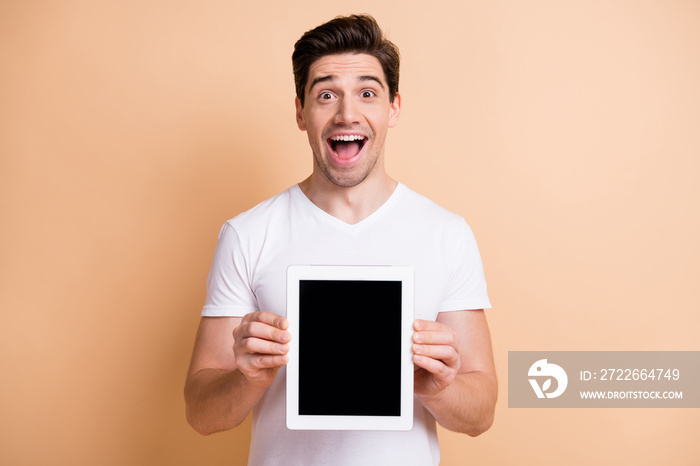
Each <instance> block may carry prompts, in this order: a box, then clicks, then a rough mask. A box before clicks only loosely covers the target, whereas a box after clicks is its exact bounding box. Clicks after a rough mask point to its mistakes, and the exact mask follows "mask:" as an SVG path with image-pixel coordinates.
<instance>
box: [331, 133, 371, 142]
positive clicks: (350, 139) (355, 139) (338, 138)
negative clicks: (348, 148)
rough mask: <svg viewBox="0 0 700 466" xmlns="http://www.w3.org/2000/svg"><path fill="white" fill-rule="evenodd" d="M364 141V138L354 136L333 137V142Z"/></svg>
mask: <svg viewBox="0 0 700 466" xmlns="http://www.w3.org/2000/svg"><path fill="white" fill-rule="evenodd" d="M362 139H364V137H362V136H358V135H356V134H353V135H352V136H333V137H332V138H331V140H333V141H361V140H362Z"/></svg>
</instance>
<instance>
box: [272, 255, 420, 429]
mask: <svg viewBox="0 0 700 466" xmlns="http://www.w3.org/2000/svg"><path fill="white" fill-rule="evenodd" d="M300 280H359V281H362V280H368V281H401V283H402V285H401V308H402V309H401V316H402V317H401V390H400V392H401V414H400V415H399V416H354V415H353V416H330V415H300V414H299V360H298V358H297V355H298V353H299V341H298V339H297V338H296V337H297V335H298V334H299V282H300ZM414 314H415V312H414V278H413V267H410V266H355V265H353V266H342V265H338V266H336V265H332V266H331V265H292V266H290V267H289V268H288V269H287V320H288V321H289V332H290V334H291V336H292V339H291V341H290V344H289V362H288V363H287V366H286V367H287V428H289V429H306V430H411V429H412V428H413V361H412V354H413V353H412V351H411V343H412V335H413V319H414ZM358 318H359V317H358Z"/></svg>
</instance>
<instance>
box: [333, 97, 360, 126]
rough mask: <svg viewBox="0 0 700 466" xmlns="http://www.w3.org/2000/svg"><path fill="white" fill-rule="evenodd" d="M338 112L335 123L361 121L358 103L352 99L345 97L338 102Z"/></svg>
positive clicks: (345, 123) (348, 123)
mask: <svg viewBox="0 0 700 466" xmlns="http://www.w3.org/2000/svg"><path fill="white" fill-rule="evenodd" d="M337 110H338V111H337V112H336V114H335V118H334V123H335V124H337V125H351V124H353V123H359V115H360V113H359V109H358V108H357V103H356V102H354V101H353V100H352V99H350V98H347V97H343V98H341V99H340V101H339V102H338V107H337Z"/></svg>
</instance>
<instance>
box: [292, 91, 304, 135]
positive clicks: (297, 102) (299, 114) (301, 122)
mask: <svg viewBox="0 0 700 466" xmlns="http://www.w3.org/2000/svg"><path fill="white" fill-rule="evenodd" d="M294 105H295V106H296V109H297V126H298V127H299V129H300V130H302V131H306V121H304V108H303V107H302V106H301V101H300V100H299V97H295V98H294Z"/></svg>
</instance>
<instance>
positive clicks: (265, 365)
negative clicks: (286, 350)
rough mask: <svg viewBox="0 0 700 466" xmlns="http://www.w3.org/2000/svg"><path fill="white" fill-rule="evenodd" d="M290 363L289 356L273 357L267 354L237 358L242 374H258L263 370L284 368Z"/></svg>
mask: <svg viewBox="0 0 700 466" xmlns="http://www.w3.org/2000/svg"><path fill="white" fill-rule="evenodd" d="M288 361H289V356H287V355H282V356H278V355H276V356H271V355H265V354H248V355H246V356H244V357H241V358H236V364H237V365H238V368H239V369H240V370H241V372H244V373H246V372H249V373H250V372H256V371H259V370H263V369H274V368H276V367H280V366H284V365H285V364H287V362H288Z"/></svg>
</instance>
